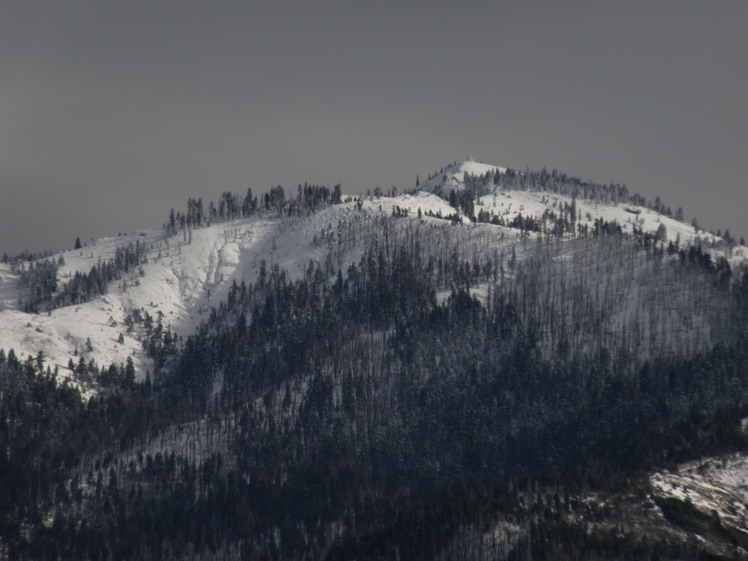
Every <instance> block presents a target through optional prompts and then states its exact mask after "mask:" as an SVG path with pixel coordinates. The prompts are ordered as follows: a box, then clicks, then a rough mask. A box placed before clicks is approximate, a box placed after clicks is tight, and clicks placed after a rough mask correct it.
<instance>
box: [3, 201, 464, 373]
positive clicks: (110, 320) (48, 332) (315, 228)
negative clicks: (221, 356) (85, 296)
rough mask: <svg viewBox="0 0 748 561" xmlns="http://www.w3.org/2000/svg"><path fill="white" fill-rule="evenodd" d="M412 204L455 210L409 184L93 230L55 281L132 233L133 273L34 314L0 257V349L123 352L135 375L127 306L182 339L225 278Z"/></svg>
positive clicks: (313, 252) (320, 256)
mask: <svg viewBox="0 0 748 561" xmlns="http://www.w3.org/2000/svg"><path fill="white" fill-rule="evenodd" d="M419 210H421V212H422V214H423V215H424V217H423V218H422V220H431V221H435V222H439V223H442V224H444V225H445V226H446V224H447V223H446V222H445V221H444V220H438V219H437V218H431V217H429V216H426V215H429V214H433V215H443V216H447V215H449V214H452V213H454V212H455V211H454V209H453V208H452V207H450V206H449V205H448V204H447V203H446V201H444V200H443V199H440V198H438V197H436V196H434V195H430V194H427V193H419V194H417V195H401V196H399V197H396V198H388V197H374V198H369V199H366V200H357V199H350V200H349V202H346V203H344V204H341V205H336V206H333V207H329V208H326V209H323V210H322V211H320V212H318V213H316V214H314V215H312V216H310V217H304V218H279V217H277V216H269V215H268V216H256V217H252V218H247V219H243V220H236V221H233V222H224V223H220V224H215V225H212V226H209V227H206V228H201V229H196V230H193V231H192V232H191V235H190V236H189V237H188V236H185V235H183V234H178V235H176V236H173V237H170V236H168V235H167V234H166V232H164V230H163V229H160V228H156V229H149V230H143V231H140V232H135V233H132V234H129V235H123V236H117V237H112V238H103V239H100V240H97V241H96V242H93V243H91V244H90V245H87V246H86V247H84V248H82V249H80V250H72V251H66V252H62V253H60V254H57V255H55V256H54V257H53V258H54V259H55V260H57V259H59V258H60V257H62V258H63V260H64V265H62V266H61V267H60V268H59V272H58V284H59V285H60V286H61V285H63V284H64V283H65V282H67V281H68V280H69V279H70V278H71V277H72V276H73V275H74V274H75V273H76V272H82V273H87V272H88V271H90V269H91V267H92V266H94V265H96V263H98V262H103V261H106V260H108V259H111V258H112V257H114V255H115V251H116V249H117V247H125V246H127V245H128V244H134V243H136V242H137V243H141V244H146V246H147V248H148V262H147V263H145V264H144V265H143V266H142V271H143V274H142V275H141V274H138V273H132V274H131V275H130V277H128V278H124V279H123V280H121V281H116V282H113V283H111V284H110V285H109V289H108V293H107V294H106V295H105V296H103V297H100V298H97V299H95V300H93V301H91V302H87V303H84V304H80V305H76V306H67V307H63V308H58V309H54V310H52V311H50V312H44V313H41V314H33V313H25V312H23V311H21V310H20V309H19V305H18V302H19V297H20V295H21V291H20V290H21V287H20V285H19V275H18V274H14V273H13V272H11V269H10V266H9V265H7V264H0V349H4V350H5V352H6V353H7V352H9V351H10V349H13V350H14V352H15V353H16V355H17V356H18V357H19V358H20V359H21V360H24V359H25V358H27V357H29V356H31V357H36V356H37V354H38V353H39V352H40V351H41V352H42V353H43V355H44V357H45V360H46V364H47V365H49V366H50V367H52V368H53V369H54V366H55V365H56V366H58V367H59V368H60V373H59V375H60V376H61V377H65V376H67V375H68V374H69V373H70V371H69V369H68V363H69V361H70V360H71V359H72V360H73V362H75V363H77V362H78V361H79V360H80V357H81V356H83V357H84V358H85V360H86V362H88V361H90V360H91V359H93V360H94V361H95V362H96V364H97V365H99V366H107V365H109V364H112V363H114V364H117V365H120V364H124V363H125V362H126V360H127V358H128V357H132V359H133V361H134V364H135V367H136V369H137V371H138V373H139V375H140V376H145V373H146V372H147V371H149V370H150V371H151V372H152V371H153V364H152V361H151V360H150V359H149V358H148V357H147V356H146V355H145V353H144V351H143V348H142V344H141V342H140V340H139V335H138V333H137V330H135V332H133V333H128V332H127V328H126V326H125V324H124V321H125V318H126V316H127V315H128V314H129V313H130V312H131V311H133V310H142V311H146V312H148V313H149V314H150V315H151V316H153V317H154V318H156V317H157V315H158V314H159V312H160V313H161V314H163V317H162V322H163V325H164V327H166V326H169V327H170V328H171V329H172V331H173V332H175V333H176V334H177V335H180V336H182V337H183V338H186V337H187V336H189V335H191V334H192V333H194V332H195V330H196V328H197V326H198V325H199V323H200V322H201V321H202V319H203V318H204V317H205V314H206V313H208V312H209V311H210V309H211V307H213V306H215V305H217V304H218V303H219V302H221V301H222V300H224V299H225V297H226V295H227V293H228V290H229V288H230V286H231V283H232V282H233V281H236V282H237V283H241V282H242V281H245V282H254V281H255V280H256V278H257V274H258V272H259V270H260V267H261V262H262V261H265V262H266V266H267V267H268V268H269V267H270V266H272V265H273V264H277V265H279V266H280V267H282V268H284V269H286V270H287V271H288V273H289V275H290V276H291V278H298V277H299V276H301V275H303V274H304V272H305V271H306V269H307V267H308V265H309V262H310V261H311V262H312V263H314V264H315V265H316V264H321V263H322V262H323V261H324V259H325V257H326V254H327V245H326V244H324V243H321V242H320V241H319V240H318V239H317V237H319V236H320V234H321V233H322V232H325V231H331V230H332V229H333V227H335V226H337V225H338V224H339V223H340V222H341V221H345V220H346V219H353V218H354V217H356V218H357V219H362V218H365V217H367V216H368V217H372V216H376V215H380V216H391V215H392V214H393V213H396V212H397V213H400V215H403V214H406V213H407V215H408V216H410V217H411V218H413V219H416V216H417V214H418V211H419ZM465 220H467V219H465ZM315 240H316V241H315ZM361 251H362V248H361V247H356V248H354V249H353V250H352V251H350V254H349V255H347V256H345V257H344V258H343V260H342V261H341V262H339V263H335V266H336V267H338V266H343V267H347V265H348V264H349V263H350V261H352V260H353V259H357V258H358V256H359V255H360V253H361ZM120 335H122V337H123V338H124V342H123V343H122V342H120ZM89 341H90V345H89V344H88V342H89Z"/></svg>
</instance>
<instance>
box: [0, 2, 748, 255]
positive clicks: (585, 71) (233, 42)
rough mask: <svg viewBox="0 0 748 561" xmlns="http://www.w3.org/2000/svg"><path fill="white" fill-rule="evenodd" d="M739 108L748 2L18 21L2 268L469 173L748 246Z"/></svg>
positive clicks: (9, 31) (6, 98)
mask: <svg viewBox="0 0 748 561" xmlns="http://www.w3.org/2000/svg"><path fill="white" fill-rule="evenodd" d="M747 96H748V2H745V1H743V0H738V1H722V0H716V1H714V2H703V1H702V0H677V1H676V0H670V1H667V0H658V1H656V2H651V1H636V0H633V1H629V0H627V1H626V2H617V3H613V2H593V1H588V2H582V1H565V2H549V1H547V2H543V1H538V2H524V1H497V0H494V1H491V2H488V1H486V2H479V1H470V0H468V1H464V2H460V3H455V2H440V1H436V0H432V1H430V2H421V1H418V0H415V1H412V2H391V1H389V0H380V1H378V2H360V1H351V0H348V1H345V2H326V1H320V2H295V1H293V0H290V1H284V2H260V1H253V0H249V1H245V2H222V1H214V2H183V1H181V2H166V1H160V2H159V1H150V2H146V1H138V0H133V1H128V2H94V1H90V0H89V1H80V2H78V1H70V0H55V1H51V2H39V1H36V0H27V1H24V2H3V3H2V4H0V253H2V252H8V253H9V254H11V255H14V254H17V253H18V252H20V251H22V250H24V249H28V250H31V251H43V250H46V249H52V250H56V249H65V248H71V247H72V246H73V243H74V241H75V238H76V237H77V236H80V237H81V239H83V240H87V239H90V238H92V237H97V238H98V237H101V236H112V235H117V234H118V233H119V232H131V231H134V230H138V229H142V228H146V227H152V226H160V225H161V224H163V222H164V221H165V220H166V218H167V216H168V213H169V209H170V208H172V207H173V208H175V209H182V208H184V206H185V203H186V200H187V198H188V197H202V198H203V199H204V200H205V201H208V200H211V199H217V198H218V196H219V195H220V193H221V192H223V191H233V192H238V193H244V192H246V189H247V187H251V188H252V189H253V191H254V192H255V193H257V192H264V191H266V190H268V189H269V188H270V187H272V186H274V185H282V186H283V187H284V188H285V189H286V191H287V192H288V191H291V192H295V190H296V186H297V185H298V184H300V183H304V182H308V183H312V184H320V185H330V186H332V185H335V184H337V183H340V184H342V188H343V192H344V193H349V194H357V193H364V192H366V191H367V190H368V189H373V188H374V187H377V186H379V187H382V188H384V189H389V188H390V187H391V186H393V185H394V186H397V187H398V188H399V189H401V190H402V189H404V188H411V187H413V186H414V184H415V179H416V176H417V175H420V177H421V178H424V177H426V176H428V175H429V174H430V173H434V172H436V171H438V170H439V168H440V167H442V166H445V165H447V164H449V163H451V162H452V161H455V160H461V159H464V158H465V157H467V156H468V155H472V156H473V157H474V158H475V159H476V160H478V161H483V162H486V163H491V164H497V165H502V166H507V167H511V168H515V169H520V170H523V169H525V168H527V167H529V168H530V169H540V168H542V167H546V168H548V169H554V168H556V169H559V170H561V171H564V172H566V173H568V174H571V175H575V176H579V177H581V178H582V179H590V180H593V181H597V182H603V183H606V182H610V181H614V182H617V183H625V184H626V185H628V187H629V189H630V191H632V192H639V193H641V194H643V195H645V196H646V197H647V198H649V199H654V198H655V197H656V196H659V197H661V198H662V200H663V201H664V203H665V204H666V205H668V206H671V207H672V209H673V211H675V209H676V208H677V207H679V206H680V207H682V208H683V210H684V212H685V215H686V217H687V218H688V219H689V220H690V219H691V218H692V217H693V216H696V217H697V218H698V222H699V224H700V225H701V226H702V227H705V228H708V229H712V230H716V229H718V228H719V229H722V230H723V231H724V229H725V228H729V229H730V231H731V233H732V234H733V235H734V236H736V237H738V238H739V237H741V236H745V237H748V222H747V221H746V218H745V216H746V212H747V211H748V180H747V177H748V175H747V174H746V173H745V170H744V164H745V161H746V159H747V156H748V97H747Z"/></svg>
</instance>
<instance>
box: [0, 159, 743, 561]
mask: <svg viewBox="0 0 748 561" xmlns="http://www.w3.org/2000/svg"><path fill="white" fill-rule="evenodd" d="M679 214H682V213H679V212H676V213H673V212H672V211H671V210H670V209H669V208H668V207H666V206H665V205H664V204H663V203H662V202H660V201H659V199H658V200H656V201H654V202H650V201H647V200H646V198H644V197H643V196H641V195H638V194H631V193H629V192H628V190H627V189H626V187H625V186H623V185H617V184H612V185H601V184H594V183H591V182H587V181H582V180H580V179H578V178H574V177H569V176H567V175H565V174H563V173H560V172H557V171H555V170H554V171H552V172H548V171H546V170H542V171H539V172H531V171H529V170H527V171H525V172H518V171H515V170H511V169H509V168H503V167H499V166H492V165H487V164H480V163H478V162H475V161H472V160H468V161H464V162H460V163H456V164H454V165H452V166H448V167H447V168H443V169H442V170H441V171H440V172H439V173H438V174H434V175H432V176H431V177H430V178H429V179H428V180H426V181H424V182H422V183H419V185H418V186H417V187H416V189H414V190H412V191H409V192H406V193H405V194H402V195H399V196H384V195H381V194H379V193H377V195H375V196H359V197H350V196H349V197H345V196H343V195H342V194H341V192H340V188H339V187H335V188H334V189H330V188H327V187H320V186H311V185H303V186H299V188H298V192H297V193H296V194H295V195H291V194H289V195H288V196H287V194H286V193H285V192H284V191H283V189H282V188H279V187H276V188H273V189H271V191H270V192H268V193H266V194H264V195H261V196H259V197H256V196H254V195H253V194H252V193H251V191H248V192H247V194H246V195H234V194H231V193H224V194H223V195H222V197H221V199H220V200H219V201H218V202H217V203H213V202H211V203H209V204H207V205H206V204H203V201H202V200H201V199H199V200H194V199H190V200H189V201H188V204H187V208H186V209H185V210H184V211H179V212H174V210H172V211H171V213H170V214H169V217H168V219H167V220H166V221H165V224H164V226H163V227H161V228H154V229H150V230H143V231H138V232H134V233H131V234H127V235H120V236H117V237H113V238H105V239H101V240H96V241H91V242H90V243H88V244H85V245H82V247H80V248H78V249H74V250H70V251H66V252H62V253H59V254H54V255H50V254H46V255H40V256H33V255H31V256H30V255H23V256H19V257H17V258H14V259H8V260H7V262H5V263H3V264H2V265H0V277H1V278H2V282H1V283H0V349H4V350H3V351H2V352H0V382H1V383H2V386H1V387H0V407H1V409H0V421H2V423H0V440H1V441H2V444H3V446H2V447H1V449H2V450H3V452H2V454H0V496H2V497H5V499H4V500H3V501H2V502H0V552H3V554H4V555H6V556H7V557H9V558H14V559H47V558H49V559H53V558H54V559H56V558H59V557H62V558H75V559H102V558H108V557H112V558H120V559H131V558H132V559H135V558H137V559H242V558H258V559H260V558H262V559H265V558H270V559H276V558H277V559H323V558H325V559H353V558H359V559H360V558H366V559H380V558H382V559H384V558H387V559H389V558H393V559H395V558H404V557H411V558H429V559H432V558H443V559H447V558H453V559H482V558H492V559H493V558H498V559H530V558H541V559H542V558H553V559H565V558H570V559H571V558H574V559H579V558H583V559H629V558H640V559H655V558H659V559H676V558H677V559H701V558H704V556H711V557H710V558H715V559H721V558H724V559H731V558H739V559H744V558H748V533H746V531H745V528H746V513H745V510H744V509H742V507H740V505H739V504H736V503H739V502H740V501H744V500H745V490H744V485H745V480H746V475H745V474H746V473H747V472H746V467H745V466H746V459H745V458H746V455H745V453H746V451H748V434H746V419H748V404H747V403H746V398H747V397H748V378H747V375H748V368H746V366H747V365H748V346H747V345H748V343H747V341H748V337H746V335H748V273H747V272H746V257H747V256H748V248H745V247H743V246H740V245H738V244H736V243H735V241H734V240H732V239H730V238H729V237H726V238H724V239H723V238H721V237H719V236H716V235H714V234H711V233H708V232H705V231H703V230H699V229H697V228H696V227H695V226H694V225H688V224H685V223H684V222H682V220H679V219H678V218H682V217H681V216H679Z"/></svg>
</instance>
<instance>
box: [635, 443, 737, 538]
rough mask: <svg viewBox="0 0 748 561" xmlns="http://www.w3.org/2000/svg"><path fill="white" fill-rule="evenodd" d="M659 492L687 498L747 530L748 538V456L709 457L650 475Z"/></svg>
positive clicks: (685, 499)
mask: <svg viewBox="0 0 748 561" xmlns="http://www.w3.org/2000/svg"><path fill="white" fill-rule="evenodd" d="M650 481H651V483H652V487H653V489H654V492H655V494H656V495H658V496H660V497H665V498H666V497H673V498H676V499H679V500H681V501H685V502H688V503H690V504H692V505H693V506H694V507H696V508H697V509H699V510H700V511H702V512H703V513H705V514H707V515H711V514H713V513H714V512H716V513H717V514H718V515H719V518H720V520H722V521H723V522H725V523H728V524H730V525H731V526H733V527H734V528H737V529H739V530H740V531H742V532H744V533H745V536H746V538H748V457H746V456H744V455H732V456H723V457H718V458H706V459H703V460H699V461H696V462H690V463H687V464H683V465H681V466H679V467H678V470H677V471H676V472H668V471H664V472H657V473H655V474H653V475H652V476H651V478H650Z"/></svg>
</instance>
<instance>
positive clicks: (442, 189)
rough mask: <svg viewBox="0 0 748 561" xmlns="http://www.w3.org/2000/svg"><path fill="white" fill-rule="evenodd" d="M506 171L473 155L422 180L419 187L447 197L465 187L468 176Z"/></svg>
mask: <svg viewBox="0 0 748 561" xmlns="http://www.w3.org/2000/svg"><path fill="white" fill-rule="evenodd" d="M497 171H498V172H499V173H506V168H503V167H500V166H494V165H491V164H483V163H480V162H476V161H475V160H473V159H472V158H471V157H468V159H467V160H464V161H462V162H458V163H456V164H454V165H451V166H449V167H448V168H447V169H445V170H444V171H443V172H442V173H438V174H436V175H435V176H434V177H432V178H431V179H429V180H427V181H424V182H422V183H421V184H420V185H419V186H418V189H419V190H421V191H426V192H429V193H434V194H436V195H439V196H442V197H446V196H448V195H449V193H450V192H452V191H454V190H457V191H459V190H460V189H463V188H464V186H465V177H466V176H471V175H473V176H476V177H481V176H485V175H486V174H487V173H490V174H493V173H496V172H497Z"/></svg>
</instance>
